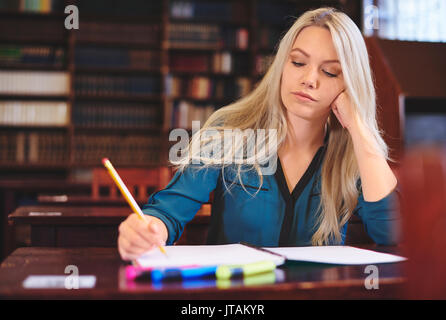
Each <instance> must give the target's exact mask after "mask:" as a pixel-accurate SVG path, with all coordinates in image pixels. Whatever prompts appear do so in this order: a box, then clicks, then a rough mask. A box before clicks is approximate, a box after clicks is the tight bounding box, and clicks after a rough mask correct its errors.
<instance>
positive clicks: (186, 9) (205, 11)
mask: <svg viewBox="0 0 446 320" xmlns="http://www.w3.org/2000/svg"><path fill="white" fill-rule="evenodd" d="M169 14H170V17H172V18H177V19H207V20H213V21H236V22H242V21H246V18H247V17H248V7H247V3H244V2H243V1H228V2H223V1H222V2H218V1H196V0H192V1H172V2H171V3H170V7H169Z"/></svg>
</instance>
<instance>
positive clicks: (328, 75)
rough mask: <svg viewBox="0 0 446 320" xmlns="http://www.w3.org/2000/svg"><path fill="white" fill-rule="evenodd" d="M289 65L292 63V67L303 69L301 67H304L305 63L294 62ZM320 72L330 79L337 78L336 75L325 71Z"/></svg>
mask: <svg viewBox="0 0 446 320" xmlns="http://www.w3.org/2000/svg"><path fill="white" fill-rule="evenodd" d="M291 63H292V64H293V65H295V66H296V67H303V66H304V65H305V63H302V62H296V61H291ZM322 71H323V72H324V73H325V74H326V75H327V77H330V78H336V77H337V76H338V75H337V74H334V73H331V72H328V71H326V70H322Z"/></svg>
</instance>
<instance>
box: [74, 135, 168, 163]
mask: <svg viewBox="0 0 446 320" xmlns="http://www.w3.org/2000/svg"><path fill="white" fill-rule="evenodd" d="M104 157H107V158H109V159H110V160H111V161H112V162H113V164H115V165H123V164H128V165H149V164H155V163H159V157H160V138H159V137H151V136H147V135H87V134H82V135H76V136H75V137H74V159H75V162H76V163H79V164H98V165H99V166H100V165H101V160H102V159H103V158H104Z"/></svg>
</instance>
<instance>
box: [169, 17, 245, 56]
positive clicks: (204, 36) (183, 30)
mask: <svg viewBox="0 0 446 320" xmlns="http://www.w3.org/2000/svg"><path fill="white" fill-rule="evenodd" d="M167 32H168V39H169V45H170V46H171V47H173V48H181V47H197V48H200V47H201V48H221V47H224V48H236V49H240V50H247V49H248V46H249V32H248V29H246V28H239V27H231V26H220V25H216V24H195V23H194V24H192V23H171V24H169V25H168V26H167Z"/></svg>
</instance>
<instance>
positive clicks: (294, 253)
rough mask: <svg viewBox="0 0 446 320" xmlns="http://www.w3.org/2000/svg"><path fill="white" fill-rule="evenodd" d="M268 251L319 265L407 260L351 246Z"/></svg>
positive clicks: (271, 249) (273, 249)
mask: <svg viewBox="0 0 446 320" xmlns="http://www.w3.org/2000/svg"><path fill="white" fill-rule="evenodd" d="M266 249H267V250H269V251H272V252H275V253H278V254H281V255H284V256H286V257H287V259H289V260H295V261H305V262H317V263H330V264H344V265H359V264H378V263H393V262H400V261H404V260H407V259H406V258H404V257H400V256H397V255H393V254H388V253H380V252H376V251H372V250H365V249H360V248H355V247H350V246H317V247H316V246H314V247H282V248H266Z"/></svg>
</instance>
